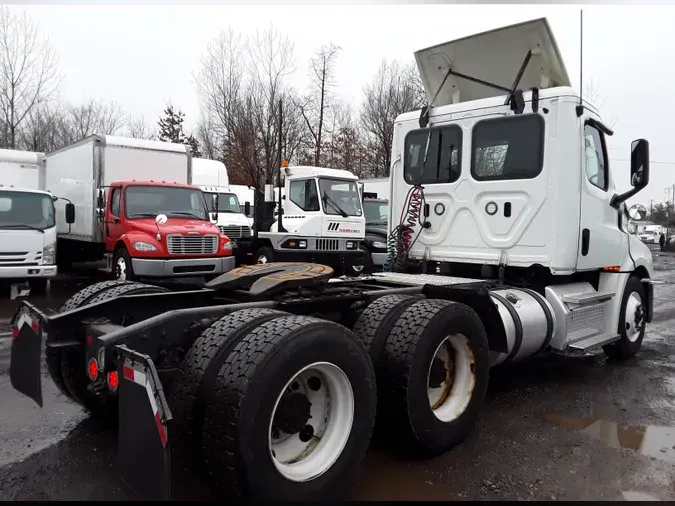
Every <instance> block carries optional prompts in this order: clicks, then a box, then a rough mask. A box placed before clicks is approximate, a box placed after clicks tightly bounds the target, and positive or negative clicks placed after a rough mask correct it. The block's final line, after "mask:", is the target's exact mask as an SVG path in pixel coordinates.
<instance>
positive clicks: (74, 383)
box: [45, 281, 169, 420]
mask: <svg viewBox="0 0 675 506" xmlns="http://www.w3.org/2000/svg"><path fill="white" fill-rule="evenodd" d="M168 291H169V290H167V289H166V288H161V287H158V286H152V285H144V284H141V283H133V282H124V281H104V282H102V283H96V284H94V285H91V286H89V287H87V288H85V289H83V290H80V291H79V292H77V293H76V294H75V295H73V296H72V297H71V298H70V299H68V301H66V303H65V304H64V305H63V306H62V307H61V310H60V312H61V313H63V312H66V311H71V310H73V309H77V308H80V307H83V306H86V305H89V304H95V303H97V302H102V301H104V300H109V299H112V298H115V297H120V296H123V295H141V294H149V293H163V292H168ZM127 323H131V322H127ZM45 358H46V364H47V370H48V372H49V375H50V377H51V378H52V380H53V381H54V384H55V385H56V387H57V388H58V389H59V390H60V391H61V392H62V393H63V394H64V395H65V396H66V397H68V398H69V399H71V400H73V401H75V402H76V403H78V404H80V405H81V406H83V407H84V408H86V409H87V410H88V411H89V412H90V413H91V414H92V415H93V416H94V417H96V418H99V419H103V420H113V419H114V417H115V416H116V415H117V399H116V397H112V396H109V395H105V394H99V395H97V394H94V393H93V392H91V391H90V390H89V389H88V388H87V386H88V384H89V378H88V377H87V372H86V354H85V349H84V343H83V345H82V346H77V347H65V348H52V347H49V346H48V347H46V351H45Z"/></svg>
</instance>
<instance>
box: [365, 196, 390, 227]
mask: <svg viewBox="0 0 675 506" xmlns="http://www.w3.org/2000/svg"><path fill="white" fill-rule="evenodd" d="M363 213H364V214H365V215H366V225H386V224H387V219H388V217H389V202H387V201H386V200H370V201H368V200H364V201H363Z"/></svg>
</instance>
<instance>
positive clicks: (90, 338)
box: [87, 336, 94, 346]
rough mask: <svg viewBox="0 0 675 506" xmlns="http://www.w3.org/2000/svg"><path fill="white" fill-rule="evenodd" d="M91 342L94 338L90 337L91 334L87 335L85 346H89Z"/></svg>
mask: <svg viewBox="0 0 675 506" xmlns="http://www.w3.org/2000/svg"><path fill="white" fill-rule="evenodd" d="M93 342H94V338H93V337H91V336H87V346H91V345H92V343H93Z"/></svg>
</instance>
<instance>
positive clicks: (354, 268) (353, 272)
mask: <svg viewBox="0 0 675 506" xmlns="http://www.w3.org/2000/svg"><path fill="white" fill-rule="evenodd" d="M360 249H361V251H363V265H351V266H349V267H347V268H346V269H345V271H346V274H347V276H352V277H358V276H360V275H361V274H372V273H373V259H372V257H371V256H370V251H368V248H366V247H365V246H364V245H363V244H362V245H361V246H360Z"/></svg>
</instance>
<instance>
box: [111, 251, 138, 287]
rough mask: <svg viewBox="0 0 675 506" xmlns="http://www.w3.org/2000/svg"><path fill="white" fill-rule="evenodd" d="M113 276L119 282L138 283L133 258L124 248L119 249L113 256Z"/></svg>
mask: <svg viewBox="0 0 675 506" xmlns="http://www.w3.org/2000/svg"><path fill="white" fill-rule="evenodd" d="M113 275H114V276H115V279H116V280H117V281H136V280H137V279H138V278H137V277H136V275H135V274H134V268H133V266H132V265H131V256H130V255H129V252H128V251H127V249H126V248H125V247H124V246H120V247H119V248H117V249H116V250H115V254H114V255H113Z"/></svg>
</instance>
